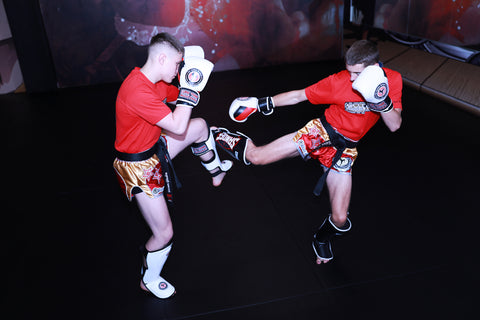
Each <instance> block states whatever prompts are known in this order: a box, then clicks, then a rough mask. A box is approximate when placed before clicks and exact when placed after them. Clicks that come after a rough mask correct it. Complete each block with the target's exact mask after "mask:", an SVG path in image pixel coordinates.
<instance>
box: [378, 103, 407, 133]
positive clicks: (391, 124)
mask: <svg viewBox="0 0 480 320" xmlns="http://www.w3.org/2000/svg"><path fill="white" fill-rule="evenodd" d="M380 115H381V117H382V120H383V122H384V123H385V125H386V126H387V127H388V129H389V130H390V131H392V132H395V131H397V130H398V129H400V126H401V125H402V110H401V109H393V110H392V111H390V112H385V113H384V112H381V113H380Z"/></svg>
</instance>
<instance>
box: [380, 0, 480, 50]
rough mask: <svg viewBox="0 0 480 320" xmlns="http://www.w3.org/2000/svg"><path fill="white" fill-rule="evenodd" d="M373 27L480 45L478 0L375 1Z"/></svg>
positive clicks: (450, 42) (453, 42) (450, 41)
mask: <svg viewBox="0 0 480 320" xmlns="http://www.w3.org/2000/svg"><path fill="white" fill-rule="evenodd" d="M374 26H375V27H377V28H381V29H385V30H390V31H394V32H398V33H402V34H406V35H412V36H417V37H420V38H425V39H429V40H433V41H439V42H442V43H446V44H450V45H454V46H463V47H472V48H480V0H377V1H376V10H375V22H374Z"/></svg>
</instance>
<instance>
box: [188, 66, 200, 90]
mask: <svg viewBox="0 0 480 320" xmlns="http://www.w3.org/2000/svg"><path fill="white" fill-rule="evenodd" d="M185 80H186V81H187V83H188V84H190V85H193V86H196V85H198V84H199V83H200V82H202V80H203V74H202V71H200V70H198V69H197V68H192V69H190V70H188V71H187V73H186V74H185Z"/></svg>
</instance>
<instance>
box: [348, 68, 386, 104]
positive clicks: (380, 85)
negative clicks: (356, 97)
mask: <svg viewBox="0 0 480 320" xmlns="http://www.w3.org/2000/svg"><path fill="white" fill-rule="evenodd" d="M352 88H353V89H355V90H357V91H358V92H360V94H361V95H362V96H363V98H364V99H365V101H366V102H367V107H368V108H369V109H370V110H371V111H375V112H388V111H390V110H392V109H393V104H392V100H391V99H390V98H389V97H388V92H389V88H388V79H387V76H386V75H385V71H383V69H382V68H381V67H379V66H368V67H366V68H365V69H364V70H363V71H362V72H361V73H360V74H359V75H358V77H357V79H355V81H353V83H352Z"/></svg>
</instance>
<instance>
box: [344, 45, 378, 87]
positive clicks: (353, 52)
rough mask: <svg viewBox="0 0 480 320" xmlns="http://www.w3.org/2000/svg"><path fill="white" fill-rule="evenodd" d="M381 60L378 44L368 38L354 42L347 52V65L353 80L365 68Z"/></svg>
mask: <svg viewBox="0 0 480 320" xmlns="http://www.w3.org/2000/svg"><path fill="white" fill-rule="evenodd" d="M379 61H380V54H379V52H378V49H377V45H376V44H375V43H373V42H372V41H368V40H359V41H356V42H354V43H353V44H352V46H351V47H350V48H349V49H348V50H347V52H346V54H345V65H346V68H347V70H348V71H349V72H350V80H351V81H354V80H355V79H356V78H357V76H358V75H359V74H360V72H362V71H363V69H365V68H366V67H368V66H371V65H376V64H378V63H379Z"/></svg>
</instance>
